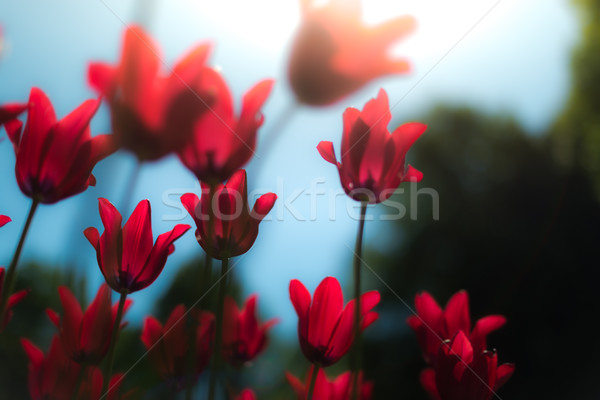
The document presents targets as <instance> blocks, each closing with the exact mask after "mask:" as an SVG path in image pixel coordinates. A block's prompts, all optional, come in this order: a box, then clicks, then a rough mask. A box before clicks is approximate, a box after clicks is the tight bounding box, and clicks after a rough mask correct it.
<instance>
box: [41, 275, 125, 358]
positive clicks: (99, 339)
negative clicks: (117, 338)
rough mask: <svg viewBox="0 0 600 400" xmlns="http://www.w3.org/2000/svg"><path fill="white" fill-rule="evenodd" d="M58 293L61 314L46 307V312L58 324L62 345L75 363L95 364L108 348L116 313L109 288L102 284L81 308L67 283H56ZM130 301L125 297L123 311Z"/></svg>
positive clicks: (115, 306)
mask: <svg viewBox="0 0 600 400" xmlns="http://www.w3.org/2000/svg"><path fill="white" fill-rule="evenodd" d="M58 293H59V295H60V302H61V304H62V308H63V314H62V315H60V316H59V315H58V314H57V313H55V312H54V311H53V310H50V309H48V310H46V312H47V313H48V316H49V317H50V319H51V320H52V322H53V323H54V325H56V327H57V328H58V332H59V333H58V335H59V337H60V340H61V343H62V345H63V348H64V349H65V351H66V353H67V354H68V355H69V357H70V358H71V359H72V360H74V361H76V362H77V363H79V364H93V365H97V364H99V363H100V362H101V361H102V359H103V358H104V356H106V353H107V352H108V345H109V342H110V338H111V334H112V330H113V325H114V321H115V317H116V313H117V305H116V304H115V305H114V306H112V307H111V296H110V294H111V293H110V288H109V287H108V286H107V285H102V286H101V287H100V289H99V290H98V293H97V294H96V297H95V298H94V301H92V303H91V304H90V305H89V307H88V308H87V309H86V310H85V312H83V311H82V310H81V306H80V305H79V302H78V301H77V299H76V298H75V296H74V295H73V293H71V291H70V290H69V289H68V288H67V287H65V286H61V287H59V288H58ZM130 304H131V301H128V302H127V304H126V305H125V309H124V312H126V311H127V309H128V308H129V306H130Z"/></svg>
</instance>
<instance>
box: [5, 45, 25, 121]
mask: <svg viewBox="0 0 600 400" xmlns="http://www.w3.org/2000/svg"><path fill="white" fill-rule="evenodd" d="M0 40H1V39H0ZM28 106H29V105H28V104H27V103H25V104H22V103H9V104H5V105H3V106H1V107H0V126H1V125H4V124H5V123H7V122H8V121H10V120H13V119H15V118H17V117H18V116H19V115H21V113H22V112H23V111H25V110H27V107H28Z"/></svg>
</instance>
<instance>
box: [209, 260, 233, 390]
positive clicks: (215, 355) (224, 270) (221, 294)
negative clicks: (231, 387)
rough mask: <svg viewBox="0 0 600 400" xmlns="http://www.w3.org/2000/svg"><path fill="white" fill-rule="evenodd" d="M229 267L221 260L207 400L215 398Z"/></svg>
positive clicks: (227, 263) (227, 262) (226, 262)
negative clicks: (226, 278)
mask: <svg viewBox="0 0 600 400" xmlns="http://www.w3.org/2000/svg"><path fill="white" fill-rule="evenodd" d="M228 266H229V259H228V258H227V257H225V258H223V261H222V262H221V276H220V277H219V302H218V303H217V315H216V319H217V320H216V322H217V328H216V332H215V347H214V348H213V352H214V353H213V359H212V367H211V369H210V383H209V387H208V399H209V400H214V398H215V388H216V382H217V369H218V368H219V364H220V360H221V342H222V339H223V338H222V336H223V308H224V304H225V289H226V280H225V277H226V275H227V269H228Z"/></svg>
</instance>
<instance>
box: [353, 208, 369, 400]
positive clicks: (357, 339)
mask: <svg viewBox="0 0 600 400" xmlns="http://www.w3.org/2000/svg"><path fill="white" fill-rule="evenodd" d="M366 215H367V202H362V203H361V207H360V220H359V221H358V232H357V233H356V245H355V247H354V265H353V267H354V297H355V299H356V304H355V307H354V345H353V347H352V396H351V399H352V400H358V397H359V395H358V374H359V372H360V362H361V348H360V347H361V341H362V340H361V339H362V338H361V333H362V332H361V329H360V314H361V304H360V295H361V293H360V264H361V260H362V241H363V232H364V230H365V217H366Z"/></svg>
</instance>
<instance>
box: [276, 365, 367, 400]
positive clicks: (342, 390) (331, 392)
mask: <svg viewBox="0 0 600 400" xmlns="http://www.w3.org/2000/svg"><path fill="white" fill-rule="evenodd" d="M313 373H314V366H311V367H310V369H309V370H308V373H307V374H306V379H305V381H304V382H302V381H301V380H300V379H298V378H296V377H295V376H294V375H292V374H290V373H289V372H286V373H285V377H286V379H287V381H288V382H289V384H290V386H292V388H293V389H294V392H295V393H296V398H297V399H298V400H306V396H307V394H308V389H309V387H310V382H311V379H312V375H313ZM351 390H352V373H351V372H350V371H348V372H344V373H343V374H341V375H339V376H338V377H337V378H335V379H332V380H330V379H328V378H327V375H325V372H324V371H323V369H322V368H319V371H318V372H317V380H316V382H315V388H314V390H313V394H312V399H313V400H349V399H350V392H351ZM358 392H359V394H360V396H359V398H358V400H371V398H372V395H373V382H367V381H364V380H363V376H362V372H361V373H360V374H359V377H358Z"/></svg>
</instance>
